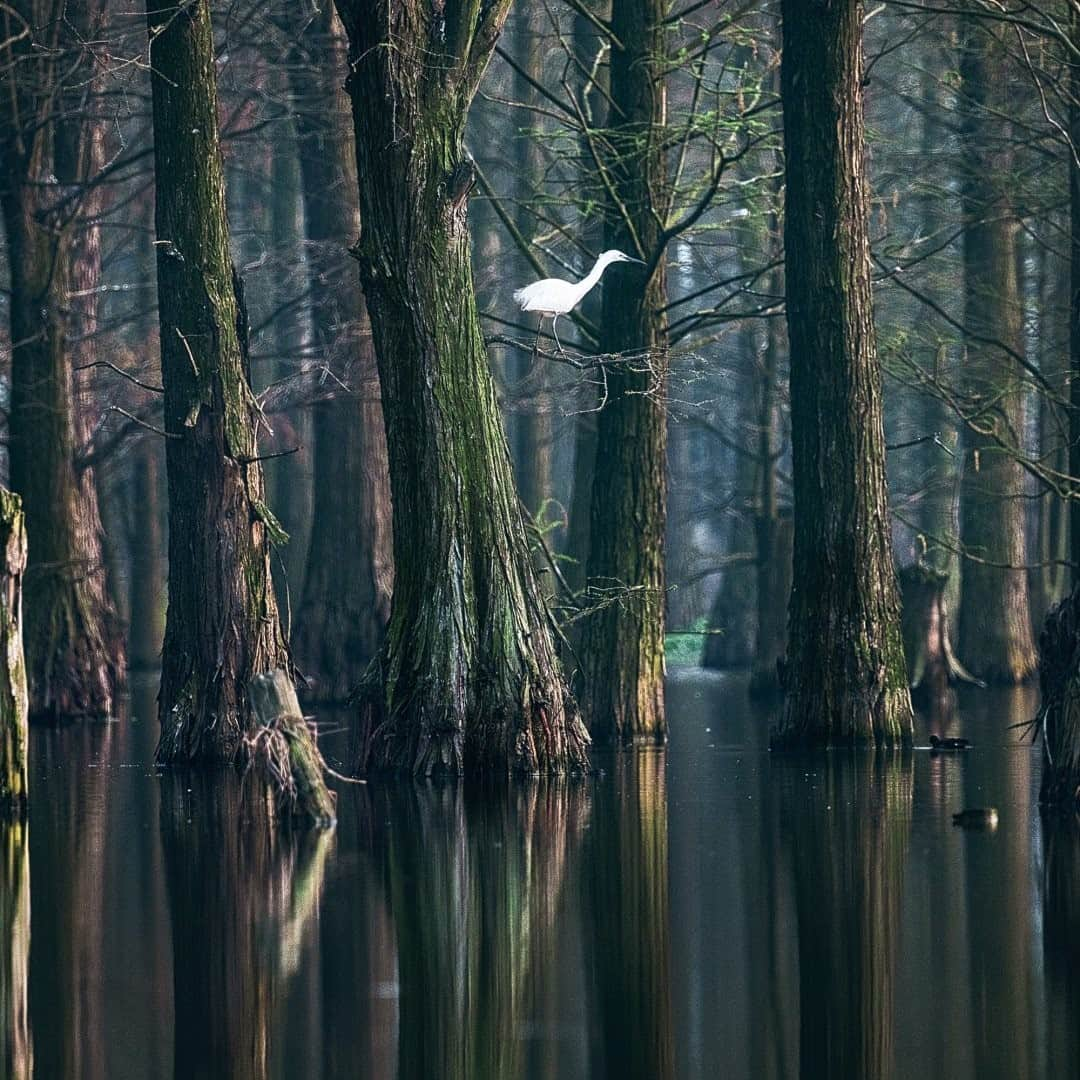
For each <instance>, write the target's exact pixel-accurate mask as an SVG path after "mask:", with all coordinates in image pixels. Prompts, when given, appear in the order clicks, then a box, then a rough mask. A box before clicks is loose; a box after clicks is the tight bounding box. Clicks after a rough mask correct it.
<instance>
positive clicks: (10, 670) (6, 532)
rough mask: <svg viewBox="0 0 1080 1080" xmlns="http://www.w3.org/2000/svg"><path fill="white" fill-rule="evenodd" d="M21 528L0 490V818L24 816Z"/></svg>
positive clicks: (15, 507)
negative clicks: (12, 814)
mask: <svg viewBox="0 0 1080 1080" xmlns="http://www.w3.org/2000/svg"><path fill="white" fill-rule="evenodd" d="M25 570H26V528H25V525H24V522H23V512H22V504H21V502H20V499H19V496H18V495H14V494H12V493H11V492H10V491H4V490H3V488H0V813H4V814H11V813H15V814H16V815H22V814H24V813H25V812H26V792H27V775H26V741H27V731H26V722H27V715H28V713H29V696H28V693H27V689H26V661H25V658H24V656H23V637H22V583H23V573H24V572H25Z"/></svg>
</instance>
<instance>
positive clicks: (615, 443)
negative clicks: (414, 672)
mask: <svg viewBox="0 0 1080 1080" xmlns="http://www.w3.org/2000/svg"><path fill="white" fill-rule="evenodd" d="M666 15H667V4H666V3H665V2H664V0H614V2H613V3H612V8H611V29H612V46H611V63H610V67H611V88H610V95H611V102H612V107H611V113H610V118H609V125H608V129H607V131H606V132H605V141H606V142H607V143H608V144H609V145H610V146H611V148H612V151H613V154H614V160H612V161H611V162H610V163H609V166H608V168H609V172H610V179H611V184H612V188H613V194H612V196H611V202H610V203H609V205H608V206H607V208H606V212H607V219H606V221H605V229H604V240H605V244H604V246H605V248H619V249H620V250H622V251H624V252H625V253H626V254H628V255H631V256H633V257H635V258H640V259H644V260H646V261H647V262H649V264H650V266H649V270H650V271H651V272H649V273H646V274H642V273H641V272H640V270H639V269H636V268H625V267H617V268H615V269H613V270H610V271H609V275H610V276H609V277H608V278H607V279H606V282H605V286H604V300H603V311H602V314H601V337H600V350H601V352H603V353H627V354H631V355H632V357H633V358H632V359H630V358H628V359H627V361H626V363H625V365H623V366H622V367H616V368H612V369H611V370H609V372H608V375H607V395H606V397H607V399H606V401H604V402H603V407H602V408H601V409H600V412H599V413H598V414H597V418H596V423H597V431H596V463H595V468H594V470H593V483H592V513H591V519H590V526H589V558H588V563H587V584H588V599H589V602H590V603H592V604H594V605H595V610H594V611H593V613H592V614H590V616H589V617H588V619H586V620H585V623H584V626H583V630H582V639H581V647H580V653H581V666H582V704H583V708H584V711H585V715H586V719H587V721H588V724H589V730H590V732H591V733H592V735H593V738H594V739H597V740H598V741H602V742H618V743H628V742H634V741H648V742H663V741H664V740H665V739H666V738H667V721H666V719H665V717H664V681H663V680H664V588H665V584H664V583H665V578H664V533H665V530H666V503H667V461H666V454H667V414H666V408H665V404H666V403H665V395H666V388H667V374H668V370H667V369H668V358H667V318H666V316H665V315H664V314H663V308H664V306H665V305H666V303H667V282H666V274H665V259H664V256H663V254H662V250H661V249H662V245H663V239H662V236H661V232H662V228H663V222H664V220H665V218H666V200H667V195H666V187H667V185H666V175H665V167H664V154H663V149H662V140H661V137H660V135H661V132H662V129H663V123H664V93H665V87H664V76H665V70H666V68H665V60H664V57H665V49H666V44H665V34H666V31H665V26H664V19H665V17H666Z"/></svg>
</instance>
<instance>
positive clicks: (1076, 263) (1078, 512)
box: [1066, 4, 1080, 587]
mask: <svg viewBox="0 0 1080 1080" xmlns="http://www.w3.org/2000/svg"><path fill="white" fill-rule="evenodd" d="M1069 40H1070V42H1071V44H1072V47H1073V49H1074V50H1075V49H1077V48H1080V10H1078V9H1077V7H1076V6H1075V5H1074V4H1070V5H1069ZM1069 143H1070V147H1069V153H1068V154H1067V155H1066V157H1067V160H1068V163H1069V236H1070V244H1069V475H1070V476H1072V477H1078V478H1080V163H1078V162H1077V160H1076V154H1077V153H1080V59H1078V58H1077V56H1076V54H1075V52H1074V53H1073V54H1071V63H1070V65H1069ZM1069 556H1070V559H1071V561H1072V584H1073V586H1074V587H1075V586H1076V585H1078V584H1080V498H1073V499H1072V501H1071V502H1070V503H1069Z"/></svg>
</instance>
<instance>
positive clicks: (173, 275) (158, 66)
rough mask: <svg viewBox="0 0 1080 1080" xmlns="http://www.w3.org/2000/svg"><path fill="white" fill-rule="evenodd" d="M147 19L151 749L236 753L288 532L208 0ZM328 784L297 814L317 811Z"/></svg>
mask: <svg viewBox="0 0 1080 1080" xmlns="http://www.w3.org/2000/svg"><path fill="white" fill-rule="evenodd" d="M147 21H148V26H149V31H150V59H151V68H152V72H153V76H152V89H153V101H154V162H155V172H156V178H157V210H156V227H157V239H158V309H159V318H160V323H161V350H162V354H161V370H162V379H163V383H164V386H165V409H164V412H165V428H166V431H167V433H168V440H167V445H166V464H167V468H168V486H169V521H170V529H169V607H168V614H167V618H166V626H165V645H164V655H163V658H162V675H161V695H160V698H159V708H160V716H161V725H162V730H161V740H160V742H159V744H158V752H157V757H158V760H159V762H161V763H163V764H189V763H195V762H198V763H204V764H226V763H233V762H242V761H245V760H248V758H249V755H250V752H251V749H252V746H253V741H252V738H251V736H252V735H253V734H254V729H255V720H254V717H253V716H252V712H251V708H250V704H249V702H248V685H249V684H250V682H251V681H252V679H253V677H254V676H256V675H258V674H261V673H263V672H267V671H272V670H275V669H278V668H281V669H285V670H291V664H290V659H289V652H288V648H287V646H286V643H285V639H284V636H283V634H282V631H281V625H280V622H279V619H278V611H277V605H276V603H275V600H274V592H273V587H272V585H271V581H270V543H271V540H272V539H277V540H283V539H284V535H283V534H282V533H281V531H280V527H279V526H278V524H277V522H276V521H275V520H274V517H273V515H272V514H271V513H270V510H269V509H268V508H267V506H266V504H265V502H264V495H263V490H264V489H263V476H262V469H261V466H260V464H259V461H258V453H259V452H258V447H257V442H256V430H257V426H258V424H259V422H260V415H259V410H258V406H257V405H256V402H255V398H254V396H253V394H252V392H251V388H250V386H249V383H248V356H247V313H246V310H245V308H244V304H243V297H242V293H241V292H240V287H241V286H240V279H239V277H238V276H237V275H236V272H235V270H234V268H233V266H232V263H231V261H230V259H229V232H228V222H227V220H226V215H225V185H224V177H223V173H222V164H221V151H220V147H219V143H218V131H217V114H216V108H217V88H216V85H215V76H214V67H213V64H214V53H213V34H212V31H211V25H210V8H209V3H208V0H195V2H193V3H190V4H188V5H187V6H186V7H184V8H181V9H179V10H175V9H171V8H161V9H156V8H154V7H150V8H148V11H147ZM277 738H280V739H284V738H285V736H284V735H282V734H280V733H278V735H277ZM297 738H298V739H300V740H301V741H302V745H300V746H298V745H296V744H294V743H293V741H292V740H290V745H289V746H288V747H287V748H286V747H278V749H279V750H281V751H282V752H283V753H284V757H285V760H288V758H289V755H290V754H292V753H295V752H297V751H298V750H302V752H304V753H306V754H308V755H310V756H312V757H315V756H316V755H317V754H318V751H317V749H316V748H315V746H314V743H313V741H312V739H311V737H310V735H309V734H308V733H307V729H306V727H305V728H303V729H302V731H299V732H298V735H297ZM260 741H261V740H260ZM279 760H281V759H280V758H279ZM318 794H319V796H320V798H319V799H317V800H315V801H314V803H313V804H312V805H311V806H308V805H305V804H304V803H301V804H300V806H299V808H298V809H299V812H300V813H302V814H311V815H312V816H319V814H318V811H319V807H318V805H317V804H318V803H320V802H321V801H322V796H323V795H325V788H323V789H322V790H321V791H320V792H319V793H318Z"/></svg>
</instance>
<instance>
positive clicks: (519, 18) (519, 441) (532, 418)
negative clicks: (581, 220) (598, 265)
mask: <svg viewBox="0 0 1080 1080" xmlns="http://www.w3.org/2000/svg"><path fill="white" fill-rule="evenodd" d="M538 15H539V17H540V18H546V15H545V14H544V13H543V11H542V9H540V8H534V7H533V6H532V5H531V4H520V5H518V8H517V14H516V19H515V25H514V32H515V35H516V37H517V39H518V47H517V50H516V56H517V60H518V63H519V64H520V65H521V68H522V71H523V72H524V73H525V75H527V76H529V79H531V80H532V85H541V86H542V85H543V82H544V56H545V49H544V40H543V35H542V32H541V30H539V29H538V28H537V27H536V26H535V25H534V22H535V20H536V18H537V16H538ZM529 79H526V78H524V77H523V76H522V75H520V74H517V73H515V79H514V100H515V101H520V102H533V98H534V91H533V89H532V85H530V81H529ZM526 115H528V114H526ZM538 123H540V118H539V117H538V116H537V117H536V118H535V119H534V120H533V124H538ZM517 169H518V176H517V180H518V183H524V185H525V191H526V192H527V193H528V195H529V196H533V194H534V193H535V192H536V191H537V190H538V188H540V187H541V185H542V184H543V178H544V154H543V142H542V137H541V135H540V134H539V133H538V132H535V131H533V130H527V131H526V132H525V133H524V134H521V133H520V132H519V134H518V137H517ZM535 223H536V218H535V217H534V216H533V214H532V213H531V211H530V209H529V207H528V205H527V204H526V203H525V201H524V200H522V201H521V202H520V203H519V204H518V211H517V225H518V228H519V229H520V230H521V233H522V235H523V236H525V237H527V238H530V239H531V238H532V235H533V232H534V227H535ZM550 372H551V365H550V364H548V363H547V362H545V361H540V360H539V359H538V358H537V357H536V356H535V355H532V354H530V353H526V352H523V351H515V353H514V361H513V368H512V369H511V377H512V378H513V380H514V384H513V391H512V392H513V395H514V411H515V414H516V415H515V417H514V446H513V459H514V474H515V476H516V477H517V486H518V494H519V495H520V496H521V501H522V503H523V504H524V506H525V510H526V511H527V513H528V514H529V515H530V516H532V517H534V518H535V517H536V516H537V514H539V513H540V510H541V508H542V507H543V505H544V501H545V500H546V499H547V498H549V497H550V495H551V458H552V430H551V404H552V403H551V395H550V393H549V383H550Z"/></svg>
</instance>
